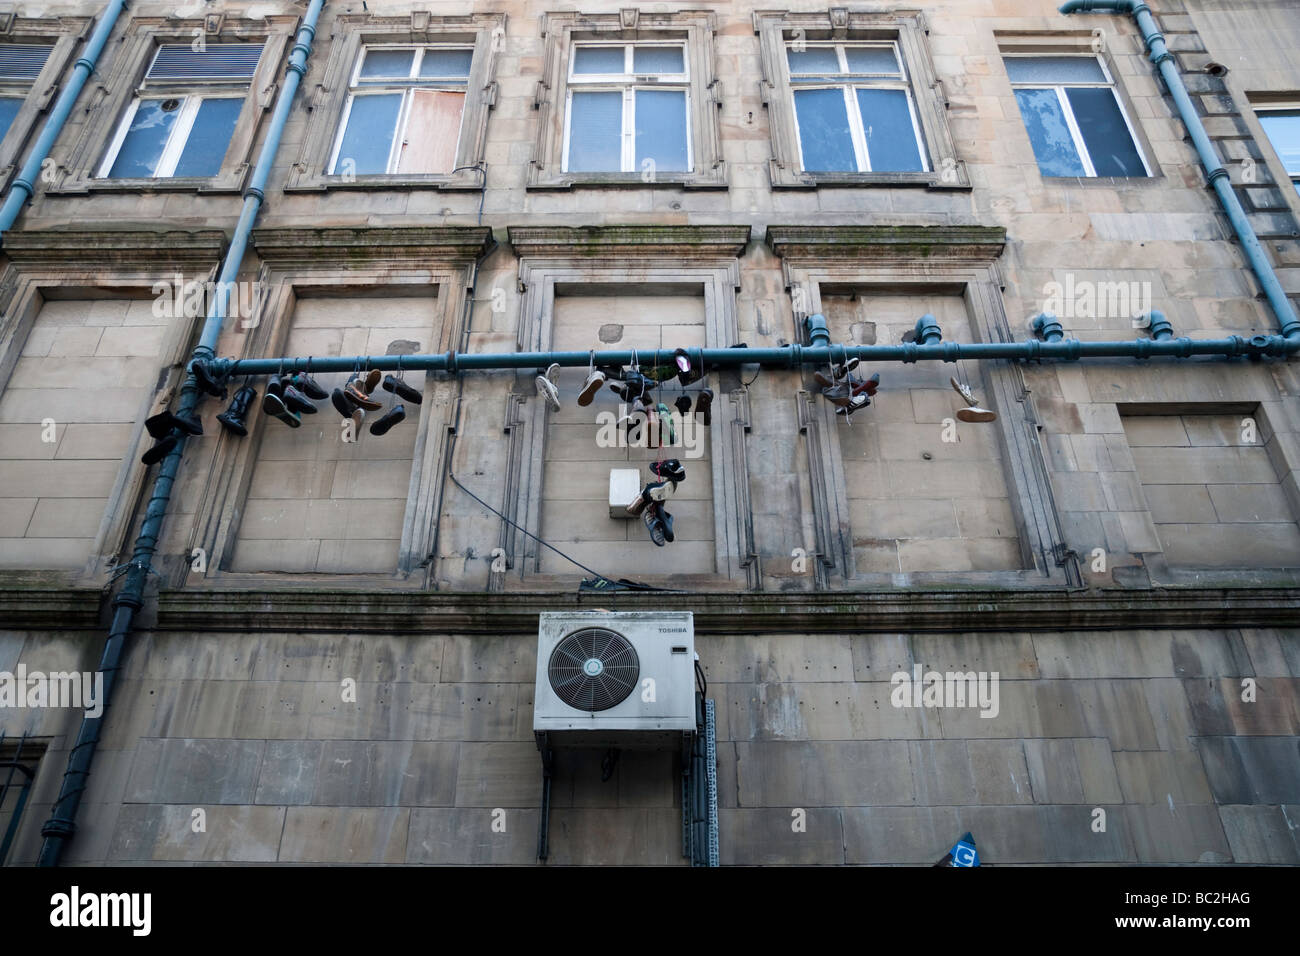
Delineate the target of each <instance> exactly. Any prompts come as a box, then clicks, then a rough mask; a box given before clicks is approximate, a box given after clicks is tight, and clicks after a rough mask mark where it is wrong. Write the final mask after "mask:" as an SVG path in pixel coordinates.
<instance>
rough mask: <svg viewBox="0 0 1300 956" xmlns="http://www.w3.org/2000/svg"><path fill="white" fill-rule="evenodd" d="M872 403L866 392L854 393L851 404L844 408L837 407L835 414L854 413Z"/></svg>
mask: <svg viewBox="0 0 1300 956" xmlns="http://www.w3.org/2000/svg"><path fill="white" fill-rule="evenodd" d="M870 404H871V399H870V398H868V397H867V395H866V393H865V392H863V393H862V394H859V395H854V396H853V397H852V398H850V399H849V404H848V405H846V406H845V407H844V408H837V409H835V414H836V415H852V414H853V413H854V412H856V411H857V410H858V409H860V408H866V407H867V406H868V405H870Z"/></svg>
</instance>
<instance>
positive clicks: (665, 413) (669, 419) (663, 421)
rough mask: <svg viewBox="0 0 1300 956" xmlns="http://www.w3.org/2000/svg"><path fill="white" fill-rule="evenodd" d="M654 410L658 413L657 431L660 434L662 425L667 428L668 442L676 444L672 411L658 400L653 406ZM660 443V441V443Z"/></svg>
mask: <svg viewBox="0 0 1300 956" xmlns="http://www.w3.org/2000/svg"><path fill="white" fill-rule="evenodd" d="M655 411H656V412H658V413H659V432H660V435H661V436H662V434H663V430H664V427H665V426H667V428H668V444H669V445H676V444H677V427H676V426H675V425H673V413H672V412H671V411H669V409H668V406H667V405H665V404H664V403H663V402H660V403H659V404H657V405H656V406H655ZM661 444H662V443H661Z"/></svg>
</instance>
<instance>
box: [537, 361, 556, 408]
mask: <svg viewBox="0 0 1300 956" xmlns="http://www.w3.org/2000/svg"><path fill="white" fill-rule="evenodd" d="M551 368H559V366H558V365H552V366H551ZM550 373H551V369H547V370H546V375H539V376H537V394H538V395H540V396H542V398H544V399H546V403H547V404H548V405H550V406H551V408H553V409H554V410H555V411H557V412H558V411H559V410H560V390H559V389H558V388H556V387H555V383H554V382H552V381H551V379H550V378H549V376H550Z"/></svg>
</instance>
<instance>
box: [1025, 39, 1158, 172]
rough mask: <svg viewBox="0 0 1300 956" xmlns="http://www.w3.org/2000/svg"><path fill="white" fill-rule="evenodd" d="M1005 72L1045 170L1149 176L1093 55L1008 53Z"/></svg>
mask: <svg viewBox="0 0 1300 956" xmlns="http://www.w3.org/2000/svg"><path fill="white" fill-rule="evenodd" d="M1004 62H1005V63H1006V68H1007V76H1008V77H1009V78H1010V80H1011V85H1012V87H1013V88H1014V90H1015V94H1016V103H1017V104H1018V105H1019V107H1020V115H1021V117H1023V119H1024V121H1025V129H1026V130H1027V131H1028V132H1029V139H1030V142H1031V143H1032V144H1033V147H1034V156H1035V158H1036V159H1037V160H1038V169H1039V171H1040V172H1041V173H1042V174H1043V175H1044V176H1086V177H1096V176H1150V175H1151V170H1150V168H1149V167H1148V166H1147V162H1146V159H1145V158H1144V157H1143V155H1142V150H1141V148H1140V147H1139V146H1138V143H1137V140H1136V138H1135V137H1134V136H1133V129H1132V126H1131V125H1130V123H1129V120H1128V116H1127V115H1126V114H1125V112H1124V106H1123V104H1122V103H1120V100H1119V96H1118V94H1117V93H1116V91H1115V87H1114V85H1113V83H1112V82H1111V79H1110V76H1109V74H1108V73H1107V72H1106V68H1105V66H1104V65H1103V64H1102V62H1101V61H1100V60H1098V59H1097V58H1096V57H1095V56H1008V57H1006V58H1005V61H1004Z"/></svg>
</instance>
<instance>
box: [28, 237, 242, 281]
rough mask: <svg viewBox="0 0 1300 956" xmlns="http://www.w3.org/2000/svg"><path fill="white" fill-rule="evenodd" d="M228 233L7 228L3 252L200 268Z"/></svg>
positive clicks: (211, 260) (38, 259)
mask: <svg viewBox="0 0 1300 956" xmlns="http://www.w3.org/2000/svg"><path fill="white" fill-rule="evenodd" d="M225 247H226V234H225V233H224V232H222V231H221V230H220V229H199V230H193V231H186V230H179V229H167V230H162V229H157V228H139V229H93V230H92V229H75V230H73V229H57V230H56V229H48V230H38V231H33V232H23V231H17V232H7V233H5V236H4V251H5V254H6V255H8V257H9V259H10V260H11V261H12V262H14V264H15V265H18V266H20V267H24V268H30V267H32V266H51V265H54V266H68V267H74V268H77V269H80V270H84V269H86V268H88V267H95V268H105V269H107V268H111V267H122V266H136V267H142V266H143V267H148V268H150V269H158V268H159V267H160V266H159V264H160V263H162V264H165V265H167V266H175V267H181V266H184V267H187V268H189V269H191V270H199V269H202V270H203V271H204V272H206V271H207V270H208V269H211V268H212V267H213V266H214V265H216V263H217V262H218V261H219V260H220V258H221V254H222V252H223V250H224V249H225Z"/></svg>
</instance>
